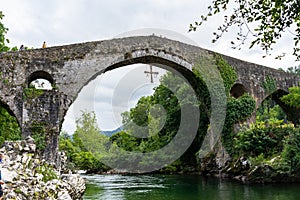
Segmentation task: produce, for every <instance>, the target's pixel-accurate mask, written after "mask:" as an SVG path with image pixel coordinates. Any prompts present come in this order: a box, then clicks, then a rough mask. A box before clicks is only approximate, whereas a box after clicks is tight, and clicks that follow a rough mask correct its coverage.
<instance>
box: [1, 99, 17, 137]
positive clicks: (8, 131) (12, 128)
mask: <svg viewBox="0 0 300 200" xmlns="http://www.w3.org/2000/svg"><path fill="white" fill-rule="evenodd" d="M0 138H1V139H0V140H1V141H2V142H3V141H4V140H19V139H21V129H20V126H19V124H18V122H17V119H16V118H15V117H14V116H12V115H11V114H10V113H9V112H8V109H7V108H6V107H5V106H4V105H2V104H1V103H0Z"/></svg>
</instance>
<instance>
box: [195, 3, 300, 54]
mask: <svg viewBox="0 0 300 200" xmlns="http://www.w3.org/2000/svg"><path fill="white" fill-rule="evenodd" d="M299 5H300V4H299V0H274V1H271V0H235V1H229V0H213V1H212V3H211V5H210V6H209V7H208V10H209V12H208V14H207V15H202V16H201V19H200V20H199V21H197V22H195V23H194V24H190V31H196V29H197V27H199V26H201V25H202V23H203V22H205V21H207V19H208V18H209V17H210V16H212V15H215V14H217V13H220V12H223V11H224V12H225V11H226V10H227V8H228V7H230V8H231V9H230V10H232V11H231V13H230V14H229V15H225V16H224V22H223V24H222V25H221V26H220V27H219V28H218V30H217V32H214V33H213V35H215V38H214V39H213V41H212V42H216V41H217V40H218V39H219V38H221V37H222V35H223V34H224V33H226V32H228V30H229V28H230V27H233V26H236V27H237V28H238V30H239V31H238V32H237V38H236V41H232V45H233V48H237V47H239V46H241V45H243V44H244V43H245V40H246V39H248V38H249V36H253V37H254V39H253V40H252V42H251V45H250V48H252V47H253V46H254V45H258V46H260V47H261V48H262V49H263V50H264V51H266V54H269V51H270V50H272V48H273V46H274V44H275V43H276V42H277V41H278V40H280V39H281V37H282V34H283V33H284V32H290V33H291V35H293V39H294V47H293V55H294V56H295V57H296V60H300V48H299V41H300V15H299V13H300V6H299ZM281 56H283V55H280V56H278V58H280V57H281Z"/></svg>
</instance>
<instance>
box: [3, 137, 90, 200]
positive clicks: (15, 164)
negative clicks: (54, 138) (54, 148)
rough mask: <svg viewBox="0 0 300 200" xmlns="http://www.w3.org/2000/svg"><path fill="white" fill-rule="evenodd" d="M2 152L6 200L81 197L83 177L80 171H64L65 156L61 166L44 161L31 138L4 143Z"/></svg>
mask: <svg viewBox="0 0 300 200" xmlns="http://www.w3.org/2000/svg"><path fill="white" fill-rule="evenodd" d="M0 153H2V154H4V159H3V164H2V166H1V172H2V179H3V180H4V181H5V184H4V185H3V186H2V187H3V191H4V199H20V200H21V199H24V200H25V199H26V200H27V199H61V200H68V199H82V196H83V193H84V191H85V181H84V179H83V178H82V177H80V176H79V175H78V174H62V173H61V171H63V170H62V169H63V164H64V161H65V160H64V159H61V163H62V165H60V166H57V165H55V164H51V163H48V162H46V161H45V160H43V159H42V158H41V157H40V156H39V155H38V154H37V152H36V145H35V143H34V140H33V139H32V138H31V137H27V138H26V139H25V140H22V141H16V142H5V143H4V145H3V147H2V148H1V149H0ZM61 157H62V158H63V156H61Z"/></svg>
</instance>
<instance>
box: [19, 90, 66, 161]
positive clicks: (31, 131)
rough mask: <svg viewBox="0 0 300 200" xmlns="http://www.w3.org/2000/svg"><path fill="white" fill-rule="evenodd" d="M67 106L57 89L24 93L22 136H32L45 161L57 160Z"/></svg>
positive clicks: (64, 98)
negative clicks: (59, 139) (59, 138)
mask: <svg viewBox="0 0 300 200" xmlns="http://www.w3.org/2000/svg"><path fill="white" fill-rule="evenodd" d="M67 107H68V104H67V98H66V95H64V94H62V93H61V92H59V91H55V90H36V89H33V90H30V91H29V92H27V94H24V100H23V116H22V137H23V138H26V137H27V136H29V135H30V136H31V137H33V138H34V139H35V143H36V145H37V148H39V149H40V153H41V154H42V155H43V156H44V158H45V159H46V160H47V161H50V162H54V163H56V161H57V156H58V155H57V153H58V137H59V133H60V127H61V125H62V121H63V117H64V114H65V112H66V111H67Z"/></svg>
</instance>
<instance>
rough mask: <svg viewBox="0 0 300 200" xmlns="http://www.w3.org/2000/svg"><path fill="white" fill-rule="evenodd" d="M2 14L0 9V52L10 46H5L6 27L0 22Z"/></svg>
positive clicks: (7, 41)
mask: <svg viewBox="0 0 300 200" xmlns="http://www.w3.org/2000/svg"><path fill="white" fill-rule="evenodd" d="M3 17H4V14H3V13H2V11H0V52H4V51H9V50H10V48H9V47H8V46H7V43H9V40H8V39H7V38H5V35H6V33H7V31H8V28H6V27H5V26H4V24H3V23H2V20H3Z"/></svg>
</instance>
